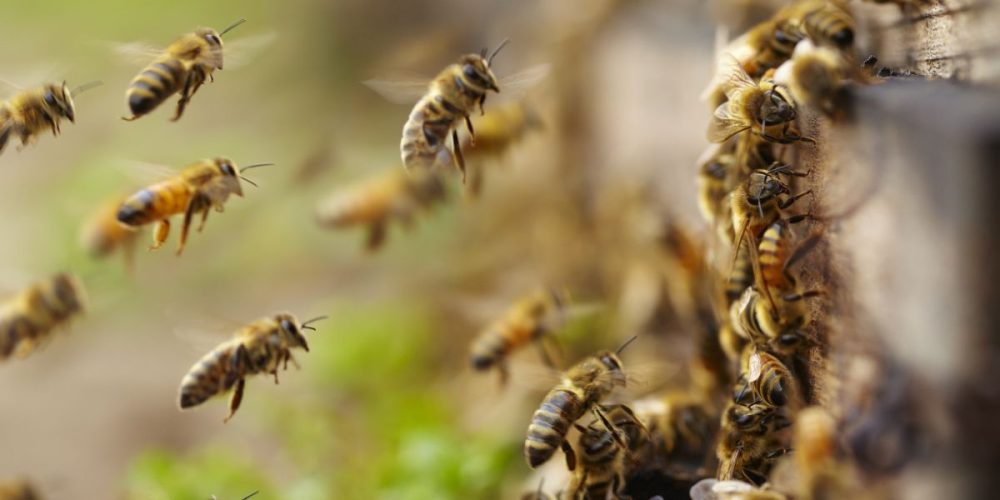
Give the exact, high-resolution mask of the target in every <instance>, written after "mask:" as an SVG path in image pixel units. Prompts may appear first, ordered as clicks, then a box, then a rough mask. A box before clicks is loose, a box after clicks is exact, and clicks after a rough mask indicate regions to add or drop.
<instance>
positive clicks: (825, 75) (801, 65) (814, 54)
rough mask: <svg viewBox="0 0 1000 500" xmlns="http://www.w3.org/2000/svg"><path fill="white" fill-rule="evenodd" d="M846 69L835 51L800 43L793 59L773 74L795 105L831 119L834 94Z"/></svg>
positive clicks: (843, 78) (847, 67) (842, 60)
mask: <svg viewBox="0 0 1000 500" xmlns="http://www.w3.org/2000/svg"><path fill="white" fill-rule="evenodd" d="M849 69H850V68H849V66H848V65H847V64H846V62H845V60H844V57H843V56H842V55H841V54H840V53H839V52H837V51H836V50H833V49H830V48H827V47H816V46H815V45H813V44H812V42H810V41H809V40H803V41H802V42H799V45H798V46H796V48H795V54H794V56H793V57H792V59H791V60H790V61H788V62H786V63H785V64H783V65H781V67H780V68H778V70H777V71H775V73H774V79H775V81H776V82H778V83H779V84H784V85H787V86H788V90H789V92H791V95H792V98H793V99H795V102H797V103H799V104H801V105H805V106H812V107H814V108H816V109H819V110H820V111H822V112H823V113H826V114H827V115H833V113H834V111H835V110H834V99H835V97H836V93H837V92H838V91H839V90H840V88H841V87H842V86H843V84H844V81H845V80H846V78H847V75H848V72H849Z"/></svg>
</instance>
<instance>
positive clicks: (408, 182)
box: [316, 170, 448, 251]
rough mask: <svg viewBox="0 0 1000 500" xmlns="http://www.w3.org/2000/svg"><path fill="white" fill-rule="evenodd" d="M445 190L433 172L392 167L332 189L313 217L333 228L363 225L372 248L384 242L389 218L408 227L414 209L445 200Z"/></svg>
mask: <svg viewBox="0 0 1000 500" xmlns="http://www.w3.org/2000/svg"><path fill="white" fill-rule="evenodd" d="M447 194H448V192H447V189H446V188H445V185H444V181H443V180H442V179H441V176H440V174H439V173H437V172H428V171H415V172H413V173H411V174H407V173H406V172H403V171H399V170H393V171H390V172H386V173H385V174H382V175H379V176H377V177H375V178H373V179H370V180H366V181H364V182H362V183H361V184H358V185H356V186H353V187H349V188H347V189H344V190H338V191H336V192H334V193H333V195H331V196H330V197H329V198H327V199H326V200H325V201H323V202H321V203H320V205H319V207H318V208H317V210H316V219H317V220H318V221H319V223H320V224H321V225H323V226H327V227H335V228H342V227H351V226H357V225H367V226H368V239H367V242H366V246H367V248H368V250H369V251H374V250H377V249H378V248H380V247H381V246H382V244H383V243H384V242H385V237H386V233H387V231H388V226H389V223H390V222H392V221H397V220H398V221H399V222H400V223H401V224H402V225H403V227H404V228H409V227H411V226H412V225H413V219H414V217H415V216H416V214H417V213H419V212H421V211H426V210H428V209H430V208H431V207H432V206H433V205H434V204H436V203H438V202H441V201H443V200H445V199H446V198H447Z"/></svg>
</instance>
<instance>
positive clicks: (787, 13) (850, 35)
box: [775, 0, 855, 51]
mask: <svg viewBox="0 0 1000 500" xmlns="http://www.w3.org/2000/svg"><path fill="white" fill-rule="evenodd" d="M775 17H776V18H779V19H783V20H784V22H785V23H787V25H788V26H791V27H792V29H793V30H797V31H799V32H800V33H801V34H802V35H803V36H805V37H808V38H809V39H810V40H812V41H813V42H814V43H816V44H817V45H827V46H833V47H836V48H837V49H839V50H842V51H847V50H848V49H850V48H851V46H852V45H853V44H854V25H855V23H854V17H853V16H852V15H851V13H850V11H849V10H848V7H847V4H846V3H845V2H842V1H840V0H796V1H795V2H792V3H790V4H788V5H787V6H785V7H784V8H783V9H781V10H780V11H779V12H778V13H777V14H776V15H775Z"/></svg>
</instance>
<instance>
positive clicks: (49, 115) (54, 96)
mask: <svg viewBox="0 0 1000 500" xmlns="http://www.w3.org/2000/svg"><path fill="white" fill-rule="evenodd" d="M100 84H101V82H90V83H87V84H84V85H81V86H79V87H77V88H75V89H73V90H70V89H69V87H67V86H66V82H62V83H61V84H60V83H48V84H45V85H43V86H41V87H39V88H37V89H30V90H23V91H21V92H19V93H17V94H15V95H14V96H13V97H11V98H10V99H8V100H6V101H4V102H3V103H0V152H3V150H4V148H5V147H6V146H7V141H9V140H10V139H11V137H13V136H17V137H19V138H20V139H21V145H20V146H19V147H18V150H21V149H23V148H24V147H25V146H27V145H28V144H31V143H33V142H34V141H36V140H38V136H39V135H40V134H41V133H42V132H44V131H46V130H51V131H52V135H59V132H60V129H59V122H61V121H62V120H63V118H65V119H67V120H69V121H70V122H71V123H75V122H76V105H75V104H74V103H73V96H74V95H76V94H79V93H80V92H83V91H84V90H87V89H89V88H92V87H95V86H97V85H100Z"/></svg>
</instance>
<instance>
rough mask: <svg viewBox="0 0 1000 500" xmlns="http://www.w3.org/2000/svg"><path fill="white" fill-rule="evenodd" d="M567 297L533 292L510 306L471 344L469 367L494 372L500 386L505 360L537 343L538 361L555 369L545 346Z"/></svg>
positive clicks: (559, 293) (561, 293) (505, 370)
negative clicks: (497, 373) (525, 347)
mask: <svg viewBox="0 0 1000 500" xmlns="http://www.w3.org/2000/svg"><path fill="white" fill-rule="evenodd" d="M567 300H568V294H567V293H566V292H565V291H557V290H547V289H542V290H537V291H535V292H533V293H532V294H530V295H528V296H526V297H523V298H522V299H520V300H518V301H517V302H515V303H514V305H513V306H511V308H510V309H509V310H508V311H507V312H506V313H505V314H504V316H503V317H502V318H501V319H499V320H498V321H496V322H494V323H493V324H491V325H490V326H489V327H487V328H486V329H485V330H484V331H483V332H482V333H481V334H480V335H479V336H478V337H476V339H475V340H473V342H472V349H471V351H472V367H473V368H475V369H476V370H479V371H484V370H489V369H491V368H494V367H495V368H496V369H497V370H498V372H499V373H500V384H501V386H502V385H505V384H506V382H507V378H508V368H507V358H508V357H509V356H510V355H511V354H513V353H514V351H517V350H519V349H521V348H522V347H524V346H525V345H527V344H529V343H532V342H538V344H536V345H538V348H539V352H540V353H541V355H542V359H544V360H545V362H546V364H547V365H549V366H550V367H555V366H556V365H555V363H554V362H553V361H552V359H551V357H550V355H549V353H548V351H546V347H545V344H544V343H546V342H554V339H552V337H551V335H552V334H553V333H555V329H556V328H557V327H558V326H559V323H561V321H560V320H561V319H563V318H562V313H563V312H564V308H565V307H566V302H567Z"/></svg>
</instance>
